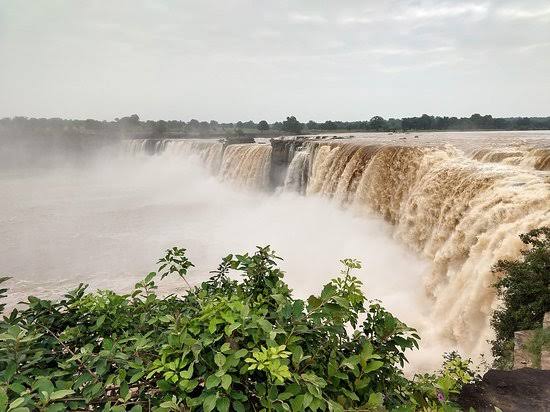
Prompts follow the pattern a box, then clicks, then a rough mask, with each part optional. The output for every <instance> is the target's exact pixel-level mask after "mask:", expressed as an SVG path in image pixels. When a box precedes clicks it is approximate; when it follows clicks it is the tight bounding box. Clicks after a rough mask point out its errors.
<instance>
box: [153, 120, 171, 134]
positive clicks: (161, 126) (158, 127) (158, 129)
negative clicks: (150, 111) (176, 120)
mask: <svg viewBox="0 0 550 412" xmlns="http://www.w3.org/2000/svg"><path fill="white" fill-rule="evenodd" d="M167 130H168V126H167V124H166V121H164V120H159V121H158V122H155V124H154V126H153V135H155V136H162V135H163V134H164V133H166V131H167Z"/></svg>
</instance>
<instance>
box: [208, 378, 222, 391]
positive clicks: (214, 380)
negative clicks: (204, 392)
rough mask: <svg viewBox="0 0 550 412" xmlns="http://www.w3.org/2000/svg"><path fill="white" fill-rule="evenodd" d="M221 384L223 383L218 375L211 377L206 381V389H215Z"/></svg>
mask: <svg viewBox="0 0 550 412" xmlns="http://www.w3.org/2000/svg"><path fill="white" fill-rule="evenodd" d="M220 382H221V379H220V378H218V377H217V376H216V375H210V376H209V377H208V378H207V379H206V389H211V388H215V387H216V386H218V385H219V384H220Z"/></svg>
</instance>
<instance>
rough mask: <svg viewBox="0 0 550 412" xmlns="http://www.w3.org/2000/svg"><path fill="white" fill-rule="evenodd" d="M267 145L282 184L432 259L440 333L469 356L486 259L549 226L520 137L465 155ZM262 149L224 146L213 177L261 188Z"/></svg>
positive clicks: (355, 143)
mask: <svg viewBox="0 0 550 412" xmlns="http://www.w3.org/2000/svg"><path fill="white" fill-rule="evenodd" d="M281 145H283V149H282V150H281ZM274 147H277V152H276V153H278V156H279V157H280V156H281V153H282V156H283V158H284V157H285V156H286V162H287V166H288V168H287V170H286V176H285V178H284V180H283V186H284V189H285V191H294V192H297V193H305V194H307V196H321V197H323V198H329V199H332V200H333V201H335V202H336V203H337V204H339V205H343V206H346V207H348V208H350V209H351V210H353V211H354V212H355V214H356V215H362V216H366V217H367V218H368V217H371V218H372V216H373V214H374V215H376V216H380V217H382V218H383V219H384V220H385V221H387V222H389V223H390V224H391V225H392V226H393V230H392V232H393V236H394V237H395V238H397V239H399V240H401V241H402V242H403V243H404V244H406V245H407V246H408V247H409V248H411V249H412V250H414V251H415V252H416V253H417V254H418V256H421V257H423V258H426V259H428V260H429V261H430V262H432V265H431V269H429V270H427V271H426V273H425V276H424V280H423V282H422V287H423V290H424V292H425V294H426V296H427V297H428V298H429V299H430V302H431V304H430V307H431V313H430V315H429V317H430V319H431V322H432V323H434V324H437V325H438V333H439V335H440V337H441V338H444V339H446V340H447V341H448V342H453V343H455V344H457V345H459V346H460V347H461V348H463V349H465V350H467V351H468V352H470V353H479V352H482V351H484V350H486V349H487V342H486V341H487V339H488V338H490V334H491V330H490V326H489V316H490V313H491V311H492V309H493V307H494V305H495V295H494V290H493V288H492V287H491V285H492V283H494V281H495V277H494V276H495V275H494V274H493V273H492V271H491V268H492V266H493V265H494V264H495V263H496V262H497V261H498V260H499V259H504V258H514V257H517V256H518V254H519V252H520V248H521V242H520V240H519V238H518V235H519V234H521V233H525V232H527V231H529V230H530V229H533V228H536V227H540V226H547V225H550V178H549V176H548V174H547V173H544V172H543V170H544V169H545V165H546V163H547V156H548V151H547V149H544V148H536V147H535V148H533V147H529V146H528V145H525V144H523V145H522V150H521V151H519V150H518V149H517V146H510V147H507V146H500V147H493V148H489V149H479V150H474V151H473V152H470V153H472V154H471V155H470V154H468V152H467V151H464V150H460V149H459V147H460V145H456V147H455V146H447V147H441V146H439V147H438V146H436V145H433V144H426V145H422V144H421V143H415V144H410V143H407V144H406V145H396V144H394V143H391V144H390V143H389V142H388V141H385V142H384V141H383V140H379V141H377V142H374V143H370V142H369V141H368V140H367V139H363V140H361V139H352V140H351V141H343V142H342V141H321V142H319V141H313V140H305V141H296V140H291V141H280V142H275V143H274ZM270 153H271V152H270V149H269V148H266V147H265V146H262V145H248V147H247V145H236V146H235V147H232V146H229V147H227V148H226V149H225V152H224V154H223V159H222V168H221V176H222V177H223V178H224V179H227V178H229V179H230V180H235V181H239V182H241V183H242V184H245V185H247V186H249V187H254V188H258V187H261V188H264V187H265V185H266V182H267V178H266V173H269V170H268V168H267V167H266V164H269V160H268V159H267V158H268V156H269V155H270ZM274 153H275V152H274ZM273 160H275V159H273ZM512 166H514V167H512ZM515 166H517V167H515ZM266 170H267V171H266ZM537 170H540V171H537ZM262 182H264V183H263V185H262ZM327 219H329V217H328V216H326V217H323V219H321V221H326V220H327ZM420 286H421V285H420V284H418V287H420Z"/></svg>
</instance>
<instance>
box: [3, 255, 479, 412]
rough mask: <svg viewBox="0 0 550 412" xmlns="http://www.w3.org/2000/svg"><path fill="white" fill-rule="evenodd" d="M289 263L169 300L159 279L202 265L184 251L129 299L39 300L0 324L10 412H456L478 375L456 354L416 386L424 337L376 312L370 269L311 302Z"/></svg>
mask: <svg viewBox="0 0 550 412" xmlns="http://www.w3.org/2000/svg"><path fill="white" fill-rule="evenodd" d="M277 259H278V258H277V257H276V256H275V255H274V254H273V253H272V252H271V250H270V249H269V248H268V247H266V248H258V251H257V252H256V253H255V254H253V255H248V254H245V255H236V256H232V255H230V256H227V257H226V258H225V259H223V261H222V263H221V264H220V266H219V268H218V270H217V271H215V272H214V273H213V275H212V277H211V278H210V279H209V280H208V281H206V282H203V283H202V284H201V285H200V286H198V287H189V289H188V292H187V293H186V294H185V295H184V296H176V295H169V296H166V297H159V296H157V294H156V289H157V286H156V284H155V278H156V277H157V276H160V278H161V279H162V278H164V277H165V276H167V275H169V274H175V275H179V276H181V277H182V278H183V279H184V280H185V275H186V274H187V271H188V269H189V268H190V267H191V266H192V264H191V262H189V261H188V260H187V258H186V256H185V249H178V248H173V249H170V250H168V252H167V254H166V256H165V257H164V258H163V259H161V260H160V261H159V263H160V268H159V271H158V274H157V273H155V272H153V273H150V274H149V275H148V276H147V277H146V278H145V279H144V280H143V281H141V282H139V283H138V284H136V286H135V288H134V290H133V291H132V292H131V293H129V294H124V295H120V294H116V293H114V292H112V291H108V290H105V291H97V292H94V293H87V292H86V287H85V286H83V285H80V286H79V287H78V288H77V289H75V290H74V291H72V292H70V293H68V294H67V295H65V297H64V298H63V299H61V300H60V301H50V300H42V299H38V298H35V297H29V298H28V303H27V307H26V308H25V309H24V310H21V311H18V310H13V311H12V312H11V314H9V316H6V317H4V320H3V321H2V322H0V371H1V372H0V412H1V411H5V410H9V411H11V412H24V411H28V410H47V411H60V410H67V409H69V410H96V409H101V410H104V411H123V410H132V411H141V410H157V411H183V410H197V411H206V412H209V411H212V410H218V411H228V410H234V411H249V410H250V411H271V410H273V411H290V410H292V411H302V410H311V411H317V410H321V411H343V410H386V409H395V410H407V411H413V410H454V409H453V407H452V403H451V402H450V398H451V397H452V396H453V394H455V393H457V392H458V390H459V389H460V386H461V385H462V383H464V382H468V381H469V380H471V378H472V375H471V373H470V372H469V362H467V361H466V362H465V361H462V360H461V359H460V358H459V357H457V356H454V355H453V356H451V357H450V358H449V359H447V361H446V363H445V366H444V369H443V370H442V371H441V373H438V374H434V375H423V376H419V377H416V378H415V379H413V380H408V379H406V378H405V376H404V375H403V373H402V369H401V368H402V366H403V365H404V364H405V362H406V361H407V360H406V358H405V355H404V352H405V350H407V349H412V348H417V347H418V339H419V337H418V336H417V335H416V333H415V331H414V330H413V329H411V328H409V327H407V326H406V325H404V324H403V323H402V322H400V321H399V320H398V319H397V318H395V317H394V316H393V315H391V314H390V313H389V312H387V311H386V310H385V309H384V308H383V307H382V306H381V305H380V304H379V303H378V302H368V301H367V300H366V299H365V296H364V295H363V293H362V291H361V282H360V281H359V280H358V279H357V278H355V277H354V276H352V275H351V270H352V269H358V268H360V264H359V262H357V261H354V260H351V259H346V260H343V261H342V263H343V264H344V269H343V271H342V274H341V276H340V277H339V278H337V279H335V280H333V281H332V282H330V283H329V284H327V285H325V286H324V288H323V289H322V292H321V294H320V295H319V296H311V297H310V298H309V299H307V301H303V300H300V299H294V298H293V297H292V293H291V290H290V289H289V288H288V286H287V285H286V284H285V283H284V282H283V273H282V272H281V271H280V270H279V269H278V268H277V266H276V260H277ZM230 270H236V271H238V272H241V273H242V281H240V282H238V281H235V280H232V279H231V278H230V277H229V276H228V272H229V271H230ZM1 293H2V292H0V294H1Z"/></svg>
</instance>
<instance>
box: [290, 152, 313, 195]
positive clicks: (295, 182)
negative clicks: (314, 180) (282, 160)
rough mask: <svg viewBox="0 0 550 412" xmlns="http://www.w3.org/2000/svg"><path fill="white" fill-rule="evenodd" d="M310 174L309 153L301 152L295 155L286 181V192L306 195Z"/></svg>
mask: <svg viewBox="0 0 550 412" xmlns="http://www.w3.org/2000/svg"><path fill="white" fill-rule="evenodd" d="M308 172H309V152H308V151H306V150H300V151H298V152H295V153H294V156H293V157H292V161H291V162H290V165H289V166H288V171H287V174H286V177H285V181H284V188H285V190H286V191H290V192H297V193H300V194H304V193H305V190H306V186H307V178H308Z"/></svg>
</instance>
